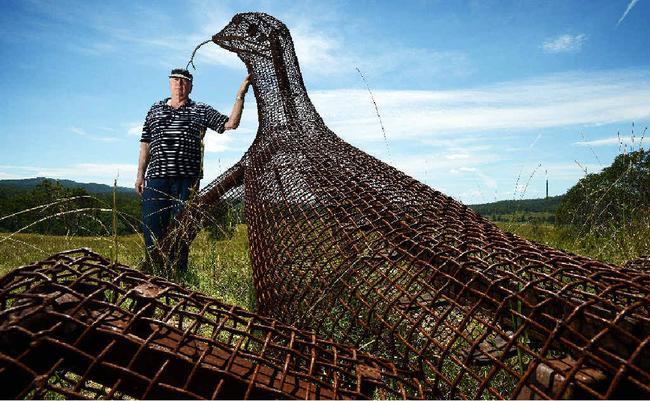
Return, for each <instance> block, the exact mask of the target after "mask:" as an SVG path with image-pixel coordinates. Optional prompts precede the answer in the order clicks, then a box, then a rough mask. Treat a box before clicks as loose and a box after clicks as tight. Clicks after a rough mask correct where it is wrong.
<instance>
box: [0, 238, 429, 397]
mask: <svg viewBox="0 0 650 401" xmlns="http://www.w3.org/2000/svg"><path fill="white" fill-rule="evenodd" d="M0 304H1V305H2V312H1V319H0V397H1V398H3V399H11V398H50V397H52V396H54V395H57V396H64V397H65V398H75V399H79V398H99V397H105V398H143V399H144V398H156V399H172V398H208V399H215V398H221V399H223V398H225V399H244V398H245V399H249V398H252V399H260V398H291V399H295V398H299V399H321V398H324V399H339V398H352V399H360V398H361V399H368V398H386V397H388V398H395V397H398V398H405V397H407V396H411V395H416V396H418V395H419V397H421V398H423V397H425V396H426V395H425V394H424V393H423V392H422V388H421V386H420V385H419V384H418V380H417V378H414V375H413V373H411V372H405V371H403V370H400V369H397V368H396V367H395V366H394V364H392V363H391V362H389V361H385V360H381V359H378V358H375V357H372V356H370V355H368V354H366V353H363V352H360V351H358V350H355V349H353V348H350V347H346V346H341V345H339V344H336V343H334V342H332V341H329V340H322V339H320V338H318V337H317V336H316V335H315V334H314V333H312V332H307V331H301V330H297V329H295V328H291V327H289V326H286V325H283V324H282V323H279V322H277V321H274V320H272V319H269V318H264V317H261V316H258V315H256V314H254V313H250V312H247V311H245V310H242V309H239V308H237V307H234V306H229V305H225V304H222V303H220V302H218V301H216V300H213V299H210V298H208V297H205V296H203V295H201V294H198V293H195V292H190V291H188V290H185V289H183V288H181V287H179V286H177V285H175V284H173V283H170V282H167V281H165V280H163V279H159V278H156V277H152V276H148V275H146V274H144V273H141V272H138V271H136V270H132V269H130V268H128V267H126V266H122V265H115V264H112V263H111V262H110V261H108V260H106V259H104V258H102V257H101V256H99V255H97V254H94V253H92V252H90V251H88V250H77V251H70V252H66V253H63V254H58V255H54V256H53V257H50V258H49V259H47V260H45V261H43V262H40V263H37V264H34V265H31V266H26V267H23V268H19V269H17V270H15V271H13V272H11V273H9V274H8V275H7V276H5V277H4V278H3V279H2V280H0Z"/></svg>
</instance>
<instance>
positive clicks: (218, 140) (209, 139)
mask: <svg viewBox="0 0 650 401" xmlns="http://www.w3.org/2000/svg"><path fill="white" fill-rule="evenodd" d="M203 142H204V144H205V151H206V152H213V153H220V152H225V151H227V150H230V149H231V148H230V144H231V143H232V137H231V136H230V135H228V134H217V133H216V132H214V131H212V130H208V132H207V133H206V134H205V138H204V140H203Z"/></svg>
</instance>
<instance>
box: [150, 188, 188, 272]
mask: <svg viewBox="0 0 650 401" xmlns="http://www.w3.org/2000/svg"><path fill="white" fill-rule="evenodd" d="M198 186H199V179H198V178H197V177H168V178H147V179H146V180H145V185H144V193H143V194H142V226H143V227H142V229H143V232H144V244H145V246H146V247H147V252H149V253H151V252H155V251H156V242H157V241H159V240H160V239H161V238H162V237H163V235H164V234H165V232H166V231H167V228H168V227H169V224H170V223H171V221H172V219H173V218H174V217H175V216H177V215H178V214H179V213H180V212H181V211H182V210H183V208H184V206H185V203H186V201H187V200H188V198H189V197H190V193H191V191H192V189H197V188H198ZM188 252H189V244H187V246H182V247H181V250H180V254H179V255H176V256H177V257H178V265H177V267H178V268H179V269H185V268H187V256H188ZM168 256H170V257H172V255H168Z"/></svg>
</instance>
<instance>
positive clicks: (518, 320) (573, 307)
mask: <svg viewBox="0 0 650 401" xmlns="http://www.w3.org/2000/svg"><path fill="white" fill-rule="evenodd" d="M213 41H214V42H215V43H216V44H218V45H219V46H221V47H223V48H225V49H227V50H230V51H232V52H234V53H236V54H237V55H238V56H239V58H240V59H241V60H242V61H243V62H244V64H245V65H246V67H247V69H248V71H249V72H250V73H251V74H252V86H253V90H254V92H255V97H256V100H257V108H258V110H257V111H258V120H259V127H258V132H257V137H256V139H255V141H254V143H253V144H252V145H251V147H250V148H249V149H248V151H247V152H246V154H245V155H244V157H243V158H242V159H241V160H240V162H239V163H238V164H237V169H236V171H237V173H238V175H237V177H240V179H238V180H232V179H231V178H229V177H228V176H226V175H224V176H222V177H221V178H219V179H217V180H216V181H215V182H213V183H212V184H211V185H210V186H209V187H208V188H206V190H204V191H203V193H202V194H200V198H202V199H208V198H210V201H209V202H206V204H210V205H215V206H216V205H220V204H225V203H226V202H225V200H226V198H225V197H222V195H221V194H222V193H225V192H224V191H227V192H228V196H230V197H237V198H238V199H241V200H242V201H243V202H244V203H245V208H246V220H247V223H248V230H249V243H250V251H251V259H252V267H253V276H254V280H255V286H256V290H257V301H258V302H257V304H258V305H259V308H260V311H259V312H260V313H262V314H265V315H268V316H271V317H273V318H276V319H278V320H280V321H283V322H285V323H288V324H292V325H296V326H297V327H301V328H303V329H308V330H313V331H315V332H317V333H319V334H320V335H322V336H325V337H332V338H334V339H335V340H336V341H339V342H342V343H345V344H348V345H350V346H354V347H358V348H360V349H363V350H367V351H370V352H372V353H374V354H375V355H377V356H381V357H384V358H388V359H390V360H392V361H394V362H395V363H396V364H397V365H398V366H399V367H400V368H402V369H405V370H409V371H416V372H418V373H419V374H420V375H421V377H422V379H423V380H424V383H425V386H426V389H427V392H428V393H430V394H434V396H435V397H436V398H472V399H477V398H486V397H487V398H515V397H517V396H518V395H521V394H523V391H524V390H523V389H524V388H525V387H527V388H528V389H529V390H530V391H531V393H530V394H531V396H534V397H553V395H554V394H559V395H558V396H560V395H564V394H573V393H571V391H569V390H567V389H568V388H580V389H581V391H583V390H584V393H585V394H586V396H588V397H590V398H607V397H611V396H614V395H617V394H622V393H625V391H628V390H629V391H631V392H634V393H635V394H639V395H643V396H645V397H650V386H649V385H648V383H650V373H649V372H650V358H649V357H648V356H647V355H649V354H650V353H649V352H648V338H649V336H650V319H649V317H648V302H649V296H648V288H649V286H650V275H649V274H648V271H647V270H644V269H639V268H627V267H619V266H614V265H609V264H606V263H601V262H598V261H594V260H591V259H588V258H584V257H580V256H577V255H574V254H570V253H567V252H564V251H561V250H558V249H552V248H549V247H547V246H544V245H541V244H537V243H534V242H531V241H528V240H525V239H523V238H521V237H519V236H517V235H513V234H510V233H506V232H504V231H502V230H501V229H499V228H498V227H497V226H496V225H494V224H493V223H491V222H489V221H487V220H486V219H484V218H482V217H481V216H480V215H479V214H477V213H476V212H474V211H473V210H471V209H470V208H468V207H466V206H465V205H463V204H461V203H460V202H457V201H456V200H454V199H452V198H450V197H448V196H446V195H444V194H443V193H441V192H439V191H436V190H434V189H432V188H430V187H429V186H427V185H424V184H422V183H420V182H418V181H416V180H414V179H413V178H411V177H409V176H407V175H405V174H404V173H402V172H400V171H399V170H397V169H395V168H393V167H391V166H388V165H386V164H385V163H383V162H381V161H379V160H377V159H376V158H374V157H372V156H370V155H368V154H366V153H364V152H362V151H361V150H359V149H357V148H355V147H354V146H351V145H350V144H348V143H346V142H345V141H343V140H342V139H341V138H340V137H339V136H337V135H336V134H335V133H334V132H332V131H331V130H330V129H328V127H327V126H326V124H325V123H324V121H323V119H322V118H321V116H320V115H319V114H318V112H317V110H316V108H315V107H314V105H313V104H312V102H311V101H310V99H309V95H308V93H307V90H306V89H305V86H304V83H303V79H302V75H301V72H300V66H299V63H298V58H297V56H296V54H295V51H294V47H293V42H292V39H291V35H290V32H289V30H288V29H287V27H286V26H285V25H284V24H283V23H282V22H280V21H278V20H277V19H275V18H273V17H271V16H269V15H266V14H261V13H246V14H238V15H236V16H235V17H234V18H233V19H232V21H231V22H230V23H229V24H228V25H227V26H226V27H225V28H224V29H223V30H222V31H221V32H219V33H218V34H216V35H215V36H213ZM199 212H200V211H196V212H195V213H199ZM188 214H191V213H188ZM189 221H193V220H192V219H189ZM192 229H193V230H196V229H197V227H196V225H194V226H193V227H192ZM178 232H181V233H182V232H185V231H184V230H183V229H182V227H181V228H180V231H176V232H175V234H174V235H172V237H174V238H176V237H177V236H178V235H177V233H178ZM637 265H638V264H637ZM637 265H635V266H637ZM564 358H571V359H572V360H573V361H575V363H574V365H572V366H573V367H572V368H571V369H570V370H568V371H565V370H562V369H559V368H557V367H555V368H554V365H553V362H552V361H555V360H564ZM544 366H546V367H549V368H551V369H554V372H556V373H555V374H556V375H559V376H561V377H563V378H564V379H565V380H564V381H561V380H559V379H557V380H555V382H557V383H560V382H562V384H561V385H560V387H561V388H559V389H553V388H549V387H544V386H540V385H535V384H534V381H533V380H532V377H533V376H534V375H535V374H537V373H538V371H541V370H543V369H544ZM590 370H593V371H597V372H600V373H601V374H602V377H604V379H603V380H598V381H597V382H598V385H595V384H594V386H593V387H590V384H588V383H591V382H588V381H587V382H584V383H587V384H584V383H583V382H581V381H580V380H578V377H579V375H578V372H586V371H590ZM581 383H582V384H581ZM593 383H596V382H593ZM556 390H557V391H556ZM558 391H559V392H558Z"/></svg>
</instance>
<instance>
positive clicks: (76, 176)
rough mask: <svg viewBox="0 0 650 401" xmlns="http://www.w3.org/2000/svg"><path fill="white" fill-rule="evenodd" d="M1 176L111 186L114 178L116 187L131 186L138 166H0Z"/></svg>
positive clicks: (97, 164)
mask: <svg viewBox="0 0 650 401" xmlns="http://www.w3.org/2000/svg"><path fill="white" fill-rule="evenodd" d="M0 169H2V170H4V171H0V177H1V176H3V175H4V176H9V177H12V178H32V177H47V178H61V179H68V180H74V181H78V182H97V183H100V184H107V185H112V184H113V180H114V179H115V178H117V179H118V185H120V186H131V184H132V182H133V181H134V180H135V175H136V173H137V169H138V166H137V165H136V164H135V163H134V164H120V163H108V164H100V163H78V164H71V165H67V166H61V167H42V166H7V165H4V166H0Z"/></svg>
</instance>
